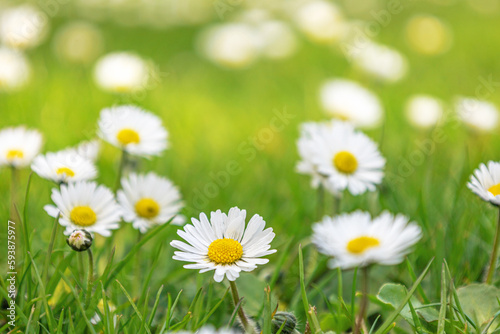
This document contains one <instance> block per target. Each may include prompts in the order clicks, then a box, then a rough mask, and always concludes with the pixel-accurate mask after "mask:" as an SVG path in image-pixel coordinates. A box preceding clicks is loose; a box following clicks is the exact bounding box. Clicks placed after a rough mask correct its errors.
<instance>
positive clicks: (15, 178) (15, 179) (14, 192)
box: [9, 166, 19, 222]
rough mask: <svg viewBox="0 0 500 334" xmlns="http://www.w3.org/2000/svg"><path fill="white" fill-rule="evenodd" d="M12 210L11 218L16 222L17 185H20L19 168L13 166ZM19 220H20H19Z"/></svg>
mask: <svg viewBox="0 0 500 334" xmlns="http://www.w3.org/2000/svg"><path fill="white" fill-rule="evenodd" d="M10 171H11V173H10V176H11V178H10V210H9V218H10V220H11V221H13V222H16V220H17V218H18V215H17V213H16V199H17V185H18V177H19V175H18V170H17V169H16V167H14V166H12V167H11V169H10ZM17 221H18V220H17Z"/></svg>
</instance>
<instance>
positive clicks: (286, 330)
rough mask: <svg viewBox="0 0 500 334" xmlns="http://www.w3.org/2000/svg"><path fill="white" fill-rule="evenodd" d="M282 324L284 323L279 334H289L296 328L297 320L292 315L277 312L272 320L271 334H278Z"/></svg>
mask: <svg viewBox="0 0 500 334" xmlns="http://www.w3.org/2000/svg"><path fill="white" fill-rule="evenodd" d="M283 323H285V326H283V330H282V331H281V333H283V334H291V333H293V332H294V330H295V327H296V326H297V318H296V317H295V316H294V315H293V314H292V313H288V312H277V313H276V314H275V315H274V317H273V320H272V332H273V333H278V331H279V330H280V328H281V326H282V325H283Z"/></svg>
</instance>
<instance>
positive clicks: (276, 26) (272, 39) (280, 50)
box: [256, 20, 297, 59]
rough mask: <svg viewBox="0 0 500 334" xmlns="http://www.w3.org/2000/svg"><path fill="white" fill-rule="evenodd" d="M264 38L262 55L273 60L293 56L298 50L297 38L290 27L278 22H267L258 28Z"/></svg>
mask: <svg viewBox="0 0 500 334" xmlns="http://www.w3.org/2000/svg"><path fill="white" fill-rule="evenodd" d="M256 29H257V31H258V32H259V34H260V36H261V38H262V54H263V55H264V56H266V57H268V58H271V59H282V58H286V57H289V56H291V55H292V54H293V53H295V51H296V50H297V38H296V37H295V34H294V33H293V31H292V29H290V27H289V26H288V25H287V24H286V23H284V22H282V21H277V20H270V21H265V22H262V23H260V24H258V25H257V26H256Z"/></svg>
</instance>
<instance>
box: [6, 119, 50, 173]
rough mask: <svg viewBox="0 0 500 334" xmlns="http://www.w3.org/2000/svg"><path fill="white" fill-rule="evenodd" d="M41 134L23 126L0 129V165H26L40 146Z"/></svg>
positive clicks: (35, 154)
mask: <svg viewBox="0 0 500 334" xmlns="http://www.w3.org/2000/svg"><path fill="white" fill-rule="evenodd" d="M42 141H43V139H42V134H41V133H40V132H38V131H37V130H28V129H26V128H25V127H24V126H19V127H11V128H5V129H3V130H1V131H0V166H13V167H16V168H19V167H26V166H28V165H29V164H30V163H31V161H32V160H33V159H34V158H35V156H37V155H38V153H39V152H40V149H41V147H42Z"/></svg>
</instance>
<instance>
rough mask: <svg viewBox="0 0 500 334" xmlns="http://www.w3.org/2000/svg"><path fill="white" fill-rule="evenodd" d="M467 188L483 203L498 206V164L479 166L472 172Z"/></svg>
mask: <svg viewBox="0 0 500 334" xmlns="http://www.w3.org/2000/svg"><path fill="white" fill-rule="evenodd" d="M467 187H468V188H469V189H470V190H471V191H472V192H473V193H474V194H476V195H478V196H479V197H481V199H483V200H484V201H487V202H490V203H492V204H494V205H497V206H500V163H499V162H494V161H490V162H488V166H486V165H485V164H481V165H480V166H479V168H478V169H476V170H474V175H471V177H470V182H469V183H467Z"/></svg>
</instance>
